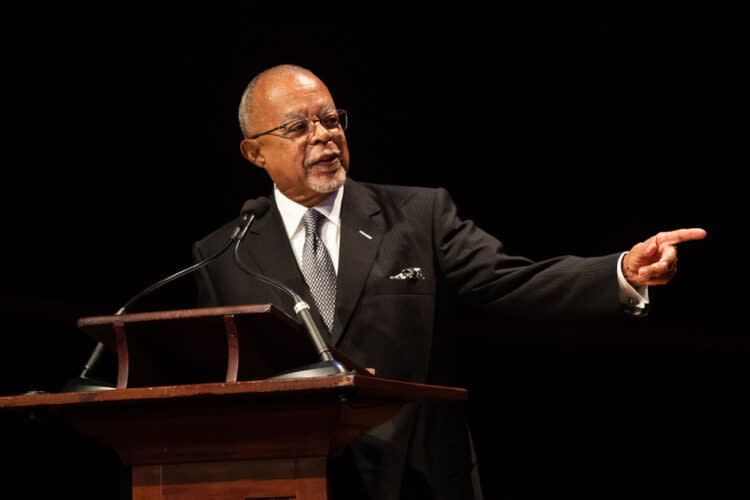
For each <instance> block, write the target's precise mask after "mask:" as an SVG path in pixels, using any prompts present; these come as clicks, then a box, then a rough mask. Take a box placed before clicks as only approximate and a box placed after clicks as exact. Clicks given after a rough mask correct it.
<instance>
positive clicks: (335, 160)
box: [313, 155, 340, 167]
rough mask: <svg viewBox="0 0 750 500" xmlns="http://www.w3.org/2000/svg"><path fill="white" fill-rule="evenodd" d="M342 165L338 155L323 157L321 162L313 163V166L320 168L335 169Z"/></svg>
mask: <svg viewBox="0 0 750 500" xmlns="http://www.w3.org/2000/svg"><path fill="white" fill-rule="evenodd" d="M338 165H340V160H339V156H338V155H326V156H324V157H322V158H321V159H320V160H318V161H316V162H315V163H313V166H320V167H334V166H338Z"/></svg>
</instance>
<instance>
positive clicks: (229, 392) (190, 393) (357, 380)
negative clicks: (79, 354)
mask: <svg viewBox="0 0 750 500" xmlns="http://www.w3.org/2000/svg"><path fill="white" fill-rule="evenodd" d="M339 391H345V392H346V393H348V394H349V395H350V397H351V398H352V399H357V400H385V401H394V402H403V403H407V402H427V401H455V400H465V399H468V392H467V391H466V389H461V388H455V387H444V386H436V385H425V384H416V383H411V382H401V381H397V380H390V379H383V378H379V377H372V376H369V377H368V376H361V375H357V374H346V375H333V376H328V377H314V378H300V379H279V380H251V381H244V382H227V383H209V384H190V385H175V386H160V387H136V388H127V389H111V390H103V391H89V392H60V393H48V394H47V393H44V394H22V395H18V396H4V397H0V409H2V408H31V407H64V406H77V405H89V404H108V403H118V402H122V403H133V404H137V403H138V402H143V403H148V402H150V401H155V400H172V401H185V400H190V399H196V400H197V399H206V398H211V399H235V398H240V399H245V400H247V399H253V398H261V397H268V396H269V395H276V396H284V397H290V398H291V397H295V396H301V395H315V394H321V395H322V394H325V393H336V392H339Z"/></svg>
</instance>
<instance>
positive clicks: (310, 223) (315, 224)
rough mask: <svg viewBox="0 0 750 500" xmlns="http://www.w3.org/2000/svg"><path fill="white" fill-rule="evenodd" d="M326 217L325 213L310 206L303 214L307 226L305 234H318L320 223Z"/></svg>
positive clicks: (303, 220)
mask: <svg viewBox="0 0 750 500" xmlns="http://www.w3.org/2000/svg"><path fill="white" fill-rule="evenodd" d="M325 218H326V216H325V215H323V214H321V213H320V212H318V211H317V210H315V209H314V208H308V209H307V212H305V215H303V216H302V225H303V226H305V235H310V234H318V230H319V229H320V225H321V224H322V223H323V220H324V219H325Z"/></svg>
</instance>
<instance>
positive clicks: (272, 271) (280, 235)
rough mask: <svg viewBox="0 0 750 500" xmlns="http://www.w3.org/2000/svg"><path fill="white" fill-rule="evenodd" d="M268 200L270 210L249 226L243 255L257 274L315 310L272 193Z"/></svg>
mask: <svg viewBox="0 0 750 500" xmlns="http://www.w3.org/2000/svg"><path fill="white" fill-rule="evenodd" d="M270 199H271V209H270V210H269V211H268V213H267V214H266V215H265V216H263V217H262V218H261V219H258V220H257V221H256V222H255V224H253V227H252V228H251V229H250V231H249V232H248V234H247V236H246V240H247V241H246V242H245V245H246V246H245V255H247V256H249V258H250V259H251V260H252V261H253V262H254V263H255V265H256V266H257V267H258V269H259V271H260V273H261V274H263V275H265V276H268V277H269V278H273V279H275V280H277V281H281V282H282V283H284V284H286V285H287V286H289V287H290V288H291V289H292V290H294V291H295V292H297V293H298V294H299V295H300V296H301V297H302V298H303V299H304V300H305V302H307V303H308V304H310V307H312V308H315V303H314V302H313V300H312V297H311V295H310V291H309V290H308V288H307V285H306V284H305V280H304V278H303V277H302V273H301V272H300V270H299V266H298V265H297V259H296V258H295V257H294V252H293V251H292V245H291V244H290V243H289V238H288V237H287V234H286V231H285V230H284V223H283V221H282V220H281V214H279V209H278V208H277V206H276V202H275V201H274V196H273V194H272V195H271V197H270ZM251 279H252V278H251ZM279 295H280V296H283V297H284V298H285V300H286V301H288V302H289V303H290V304H291V299H289V298H288V296H287V295H286V294H283V295H282V293H281V292H280V293H279ZM314 310H315V311H316V314H315V315H314V316H319V314H317V308H315V309H314Z"/></svg>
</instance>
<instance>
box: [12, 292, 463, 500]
mask: <svg viewBox="0 0 750 500" xmlns="http://www.w3.org/2000/svg"><path fill="white" fill-rule="evenodd" d="M79 326H80V327H81V329H82V330H84V331H85V332H87V333H88V334H89V335H91V336H93V337H94V338H96V339H97V340H99V341H101V342H103V343H104V344H105V346H106V347H108V348H110V349H112V350H114V351H116V352H117V356H118V377H117V388H115V389H111V390H102V391H92V392H67V393H56V394H30V395H21V396H10V397H0V409H2V408H40V407H44V408H47V409H48V410H49V411H51V412H53V413H56V414H58V415H60V416H62V417H63V418H65V419H66V420H67V421H68V422H69V423H70V424H71V425H72V426H73V427H75V428H76V429H77V430H78V431H79V432H81V433H82V434H84V435H86V436H90V437H93V438H95V439H96V440H98V441H99V442H101V443H103V444H105V445H108V446H110V447H112V448H113V449H114V450H115V451H116V452H117V453H118V455H119V456H120V458H121V459H122V461H123V463H124V464H126V465H130V466H132V474H133V481H132V488H133V491H132V493H133V500H146V499H148V500H151V499H154V500H155V499H196V500H197V499H202V500H208V499H213V500H245V499H248V500H250V499H252V500H258V499H266V500H269V499H274V500H279V499H296V500H302V499H316V500H317V499H325V498H327V483H326V457H327V456H329V455H336V454H339V453H341V452H342V451H343V449H344V448H345V446H346V445H347V444H348V443H349V442H350V441H351V440H352V439H354V438H355V437H357V436H358V435H359V434H361V433H362V432H364V431H366V430H367V429H369V428H371V427H374V426H377V425H379V424H381V423H383V422H385V421H386V420H388V419H389V418H391V417H392V416H393V415H394V414H395V413H396V412H397V411H398V410H399V409H400V407H401V406H402V405H403V404H405V403H408V402H420V401H441V400H445V401H448V400H460V399H466V397H467V392H466V391H465V390H463V389H457V388H450V387H440V386H429V385H422V384H414V383H407V382H399V381H394V380H387V379H383V378H379V377H376V376H373V375H372V374H370V373H369V372H368V370H366V369H364V368H362V367H360V366H357V365H356V363H354V362H352V361H351V360H349V359H348V358H346V356H344V355H343V354H342V353H340V352H338V351H336V350H335V349H332V352H333V354H334V357H335V358H336V359H337V360H338V361H339V362H341V363H342V364H343V365H344V366H345V367H346V368H347V370H350V373H347V374H342V375H334V376H327V377H315V378H289V379H273V378H270V377H272V376H273V375H274V374H276V373H279V372H281V371H284V370H288V369H293V368H295V367H299V366H301V365H304V364H310V363H314V362H315V361H317V359H316V353H315V351H314V349H313V346H312V344H311V342H310V341H309V340H308V339H307V337H306V334H305V332H304V331H302V329H301V328H300V327H299V325H298V324H297V323H296V322H295V321H294V320H293V319H291V318H289V317H288V316H286V315H285V314H284V313H282V312H280V311H279V310H278V309H276V308H274V307H273V306H270V305H247V306H236V307H221V308H207V309H192V310H182V311H162V312H155V313H139V314H128V315H121V316H103V317H93V318H83V319H81V320H80V321H79ZM198 377H199V378H200V380H196V378H198ZM217 378H218V380H217Z"/></svg>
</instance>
